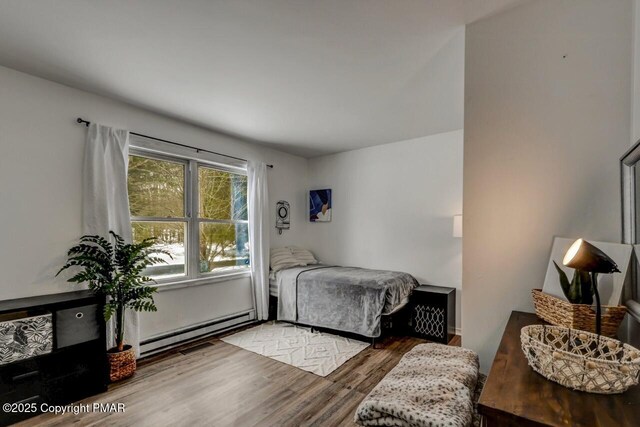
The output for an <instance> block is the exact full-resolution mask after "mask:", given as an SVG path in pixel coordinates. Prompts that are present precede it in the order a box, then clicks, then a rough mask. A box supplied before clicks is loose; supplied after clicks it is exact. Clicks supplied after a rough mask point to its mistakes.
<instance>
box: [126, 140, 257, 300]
mask: <svg viewBox="0 0 640 427" xmlns="http://www.w3.org/2000/svg"><path fill="white" fill-rule="evenodd" d="M134 142H135V145H134V144H133V143H134ZM165 145H168V144H165ZM151 147H152V148H149V146H147V144H145V141H144V140H142V139H140V140H138V139H136V140H135V141H132V145H131V148H130V149H129V155H131V156H142V157H146V158H150V159H156V160H163V161H168V162H173V163H179V164H183V165H184V167H185V183H184V191H185V194H184V204H185V206H184V213H185V216H184V217H182V218H178V217H170V218H164V217H141V216H131V222H133V221H157V222H184V223H186V229H185V258H186V259H185V275H184V276H180V277H166V278H162V277H159V278H157V279H155V280H156V283H157V286H158V287H159V288H167V287H171V288H179V287H184V286H191V285H202V284H210V283H216V282H221V281H226V280H231V279H235V278H240V277H245V276H249V275H250V272H251V266H250V265H248V266H246V267H240V268H237V269H234V270H232V271H215V270H214V271H211V272H207V273H200V246H199V243H200V224H201V223H222V224H236V223H244V224H247V225H248V224H249V221H248V220H246V221H245V220H231V219H229V220H211V219H206V218H200V216H199V209H200V207H199V194H198V190H199V188H198V187H199V185H198V168H199V167H200V166H203V167H208V168H212V169H216V170H219V171H223V172H229V173H233V174H237V175H244V176H246V175H247V170H246V167H245V168H241V167H238V166H233V165H226V164H222V163H219V162H214V161H208V160H206V159H202V158H199V157H196V156H189V155H185V154H183V153H176V152H172V147H170V146H167V147H162V150H158V149H157V144H155V143H153V145H151Z"/></svg>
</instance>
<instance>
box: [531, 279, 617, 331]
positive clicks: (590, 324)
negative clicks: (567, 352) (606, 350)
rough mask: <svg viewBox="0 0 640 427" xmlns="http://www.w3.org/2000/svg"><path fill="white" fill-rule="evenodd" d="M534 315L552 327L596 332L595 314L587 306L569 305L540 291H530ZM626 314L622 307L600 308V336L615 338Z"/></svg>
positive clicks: (567, 302)
mask: <svg viewBox="0 0 640 427" xmlns="http://www.w3.org/2000/svg"><path fill="white" fill-rule="evenodd" d="M531 294H532V296H533V305H534V306H535V308H536V314H537V315H538V317H539V318H541V319H542V320H546V321H547V322H549V323H551V324H552V325H557V326H564V327H565V328H572V329H580V330H581V331H588V332H595V331H596V312H595V311H594V309H593V308H592V307H591V306H590V305H587V304H571V303H570V302H569V301H565V300H562V299H560V298H556V297H554V296H553V295H549V294H545V293H544V292H542V290H540V289H534V290H533V291H531ZM626 313H627V308H626V307H625V306H623V305H618V306H607V305H603V306H602V330H601V331H602V335H606V336H608V337H614V336H616V333H617V332H618V328H619V327H620V323H622V319H624V315H625V314H626Z"/></svg>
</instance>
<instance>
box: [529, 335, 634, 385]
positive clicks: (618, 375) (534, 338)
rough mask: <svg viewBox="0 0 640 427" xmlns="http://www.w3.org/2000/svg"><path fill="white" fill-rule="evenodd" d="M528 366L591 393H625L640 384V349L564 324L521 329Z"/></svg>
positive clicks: (562, 382)
mask: <svg viewBox="0 0 640 427" xmlns="http://www.w3.org/2000/svg"><path fill="white" fill-rule="evenodd" d="M520 342H521V344H522V351H523V352H524V355H525V357H526V358H527V361H528V362H529V366H531V368H533V370H534V371H536V372H537V373H539V374H540V375H542V376H544V377H545V378H547V379H548V380H551V381H554V382H556V383H558V384H561V385H563V386H565V387H568V388H572V389H574V390H579V391H586V392H588V393H599V394H614V393H622V392H624V391H625V390H627V389H628V388H629V387H631V386H633V385H636V384H638V377H639V376H640V350H638V349H636V348H634V347H632V346H630V345H628V344H624V343H622V342H620V341H618V340H615V339H612V338H607V337H604V336H602V335H596V334H592V333H590V332H585V331H577V330H574V329H569V328H563V327H561V326H545V325H531V326H525V327H524V328H522V331H521V332H520Z"/></svg>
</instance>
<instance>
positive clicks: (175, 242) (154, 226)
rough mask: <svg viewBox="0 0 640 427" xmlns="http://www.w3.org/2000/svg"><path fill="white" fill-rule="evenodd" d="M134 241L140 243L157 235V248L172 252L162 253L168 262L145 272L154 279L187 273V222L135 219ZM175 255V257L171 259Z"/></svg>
mask: <svg viewBox="0 0 640 427" xmlns="http://www.w3.org/2000/svg"><path fill="white" fill-rule="evenodd" d="M131 226H132V228H133V241H134V242H135V243H139V242H141V241H142V240H144V239H146V238H149V237H155V238H156V239H157V244H156V245H155V247H156V248H157V249H162V250H165V251H167V252H169V253H170V254H171V257H170V256H168V255H163V254H160V255H158V257H159V258H162V259H164V260H165V261H166V262H167V263H166V264H156V265H154V266H151V267H149V268H147V269H146V270H145V272H144V274H146V275H149V276H151V277H152V278H154V279H160V278H162V279H166V278H170V277H179V276H184V275H185V274H186V267H185V227H186V223H185V222H159V221H133V222H132V223H131ZM172 257H173V259H171V258H172Z"/></svg>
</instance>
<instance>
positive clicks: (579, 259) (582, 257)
mask: <svg viewBox="0 0 640 427" xmlns="http://www.w3.org/2000/svg"><path fill="white" fill-rule="evenodd" d="M562 263H563V264H564V265H566V266H567V267H570V268H574V269H576V270H580V271H586V272H588V273H589V274H590V275H591V284H592V286H593V293H594V294H595V296H596V334H598V335H600V324H601V316H602V308H601V306H600V294H599V293H598V273H603V274H611V273H620V270H619V269H618V265H617V264H616V263H615V261H614V260H612V259H611V258H609V256H608V255H607V254H605V253H604V252H602V251H601V250H600V249H598V248H597V247H595V246H593V245H592V244H591V243H589V242H587V241H585V240H583V239H578V240H576V241H575V242H573V244H572V245H571V247H570V248H569V250H568V251H567V253H566V255H565V256H564V259H563V260H562Z"/></svg>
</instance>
